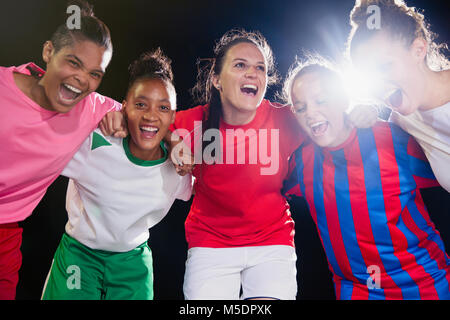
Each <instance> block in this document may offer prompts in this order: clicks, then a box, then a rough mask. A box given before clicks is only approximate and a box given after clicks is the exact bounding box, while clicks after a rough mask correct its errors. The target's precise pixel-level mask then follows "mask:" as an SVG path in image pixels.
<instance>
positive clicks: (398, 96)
mask: <svg viewBox="0 0 450 320" xmlns="http://www.w3.org/2000/svg"><path fill="white" fill-rule="evenodd" d="M386 102H387V103H388V104H389V105H390V106H391V107H392V108H400V107H401V106H402V103H403V94H402V90H401V89H395V90H393V91H391V92H390V93H389V94H388V95H387V99H386Z"/></svg>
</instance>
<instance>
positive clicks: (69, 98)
mask: <svg viewBox="0 0 450 320" xmlns="http://www.w3.org/2000/svg"><path fill="white" fill-rule="evenodd" d="M82 93H83V91H81V90H80V89H78V88H75V87H74V86H71V85H69V84H67V83H63V84H62V85H61V86H60V88H59V94H60V97H61V100H62V101H63V102H64V103H66V104H70V103H73V102H74V101H75V100H76V99H78V98H79V97H80V96H81V94H82Z"/></svg>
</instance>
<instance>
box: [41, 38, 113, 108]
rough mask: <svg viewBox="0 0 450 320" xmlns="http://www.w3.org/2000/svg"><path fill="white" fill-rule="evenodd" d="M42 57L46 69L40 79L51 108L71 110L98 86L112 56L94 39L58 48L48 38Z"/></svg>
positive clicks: (46, 104) (44, 105)
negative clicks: (93, 40)
mask: <svg viewBox="0 0 450 320" xmlns="http://www.w3.org/2000/svg"><path fill="white" fill-rule="evenodd" d="M43 59H44V61H45V62H46V63H47V69H46V73H45V75H44V76H43V78H42V79H41V80H40V85H41V86H42V87H43V88H44V91H45V98H46V100H47V101H46V102H44V103H43V107H44V108H46V109H49V110H51V111H56V112H61V113H65V112H68V111H70V110H71V109H72V107H74V106H75V105H76V104H77V103H79V102H80V101H81V100H82V99H84V98H85V97H86V96H87V95H89V94H90V93H92V92H94V91H95V90H97V88H98V86H99V85H100V82H101V80H102V78H103V75H104V73H105V70H106V67H107V65H108V63H109V61H110V60H111V53H110V51H109V50H107V49H105V48H104V47H102V46H99V45H97V44H95V43H93V42H91V41H88V40H85V41H74V42H73V44H72V45H70V46H65V47H63V48H61V49H60V50H59V51H58V52H56V50H55V49H54V47H53V45H52V43H51V42H50V41H48V42H46V44H45V45H44V50H43Z"/></svg>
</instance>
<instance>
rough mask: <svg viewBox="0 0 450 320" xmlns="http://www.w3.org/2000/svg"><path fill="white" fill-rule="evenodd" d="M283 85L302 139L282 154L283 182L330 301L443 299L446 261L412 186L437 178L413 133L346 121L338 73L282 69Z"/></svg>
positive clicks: (317, 66) (449, 273) (449, 271)
mask: <svg viewBox="0 0 450 320" xmlns="http://www.w3.org/2000/svg"><path fill="white" fill-rule="evenodd" d="M292 70H293V71H292V72H291V74H290V76H289V77H288V79H287V80H286V83H285V93H287V94H288V96H289V100H290V102H291V104H292V106H293V111H294V112H295V114H296V117H297V120H298V121H299V123H300V125H301V127H302V130H303V131H304V132H305V133H306V135H307V136H308V137H309V138H310V139H309V141H308V142H307V143H305V144H303V145H302V146H301V147H299V148H298V149H297V150H296V152H295V153H294V156H293V157H291V174H290V176H289V178H288V180H287V181H286V182H285V186H284V189H285V191H286V192H287V194H288V195H301V196H304V197H305V199H306V201H307V203H308V206H309V209H310V213H311V215H312V218H313V220H314V221H315V223H316V226H317V230H318V233H319V236H320V239H321V241H322V244H323V247H324V249H325V253H326V255H327V259H328V263H329V268H330V270H331V272H332V273H333V281H334V284H335V290H336V297H337V298H338V299H450V289H449V283H450V259H449V257H448V255H447V254H446V252H445V248H444V244H443V242H442V240H441V238H440V235H439V233H438V231H437V230H436V228H435V226H434V224H433V222H432V221H431V220H430V217H429V215H428V213H427V209H426V207H425V205H424V203H423V200H422V197H421V195H420V192H419V188H422V187H428V186H433V185H436V184H437V182H436V180H435V178H434V175H433V173H432V171H431V168H430V166H429V164H428V162H427V161H426V158H425V156H424V154H423V152H422V150H421V149H420V147H419V145H418V144H417V143H416V141H415V140H414V139H413V138H412V137H411V136H410V135H408V134H407V133H406V132H404V131H403V130H402V129H401V128H400V127H398V126H396V125H395V124H392V123H388V122H381V121H380V122H378V123H376V124H375V125H374V126H373V127H372V128H368V129H356V128H352V127H351V126H350V125H348V124H347V123H346V122H345V120H344V110H345V109H346V108H347V106H348V104H349V100H348V97H347V95H346V93H345V90H344V89H343V87H342V85H341V84H342V81H340V79H339V75H338V73H337V72H336V71H335V70H333V67H330V66H328V65H326V64H324V63H321V62H315V61H309V62H306V63H300V64H299V65H298V66H297V67H295V68H293V69H292Z"/></svg>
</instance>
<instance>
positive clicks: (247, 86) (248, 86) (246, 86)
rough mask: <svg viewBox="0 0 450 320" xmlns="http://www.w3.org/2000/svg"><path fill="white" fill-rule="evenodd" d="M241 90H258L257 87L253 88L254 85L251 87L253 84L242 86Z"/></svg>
mask: <svg viewBox="0 0 450 320" xmlns="http://www.w3.org/2000/svg"><path fill="white" fill-rule="evenodd" d="M242 88H246V89H252V90H255V91H256V90H258V87H257V86H255V85H253V84H244V85H243V86H242Z"/></svg>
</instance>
